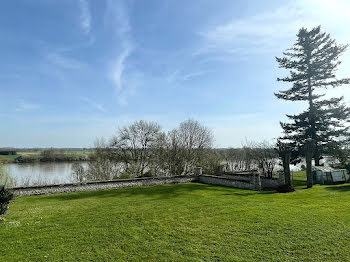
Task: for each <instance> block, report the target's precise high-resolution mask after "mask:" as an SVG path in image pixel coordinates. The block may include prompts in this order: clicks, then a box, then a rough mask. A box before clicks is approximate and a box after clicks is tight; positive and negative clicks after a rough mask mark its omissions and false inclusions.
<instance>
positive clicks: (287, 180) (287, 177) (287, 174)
mask: <svg viewBox="0 0 350 262" xmlns="http://www.w3.org/2000/svg"><path fill="white" fill-rule="evenodd" d="M289 164H290V152H286V153H285V155H284V157H283V172H284V180H285V183H286V185H287V186H290V187H291V186H292V180H291V177H290V166H289Z"/></svg>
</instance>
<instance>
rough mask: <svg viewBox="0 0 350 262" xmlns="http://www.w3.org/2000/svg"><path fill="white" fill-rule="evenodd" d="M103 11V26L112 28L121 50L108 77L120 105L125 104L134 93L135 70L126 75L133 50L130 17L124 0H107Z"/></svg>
mask: <svg viewBox="0 0 350 262" xmlns="http://www.w3.org/2000/svg"><path fill="white" fill-rule="evenodd" d="M106 8H107V9H106V13H105V17H104V20H105V27H106V28H107V29H108V30H112V34H113V35H114V36H115V37H117V39H118V43H119V44H120V49H121V51H120V52H119V54H118V55H117V56H116V58H115V59H114V61H113V62H112V63H111V65H112V66H111V69H110V78H111V79H112V81H113V83H114V85H115V91H116V93H117V95H118V102H119V104H120V105H126V104H127V99H128V97H129V96H132V95H133V94H135V92H136V91H135V90H136V87H137V86H138V85H136V84H135V83H134V82H135V80H133V79H132V77H133V76H134V75H135V72H129V74H128V76H129V77H126V76H125V74H126V70H127V69H128V67H127V60H128V58H129V57H130V55H131V54H132V52H133V50H134V44H133V41H132V37H131V30H132V28H131V25H130V18H129V15H128V12H127V10H126V7H125V5H124V2H122V1H119V2H115V1H111V0H108V1H107V7H106Z"/></svg>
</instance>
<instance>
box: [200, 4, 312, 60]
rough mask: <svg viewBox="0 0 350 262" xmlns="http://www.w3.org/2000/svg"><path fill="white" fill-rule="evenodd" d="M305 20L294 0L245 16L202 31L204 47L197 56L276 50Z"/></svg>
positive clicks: (244, 53) (245, 53) (281, 46)
mask: <svg viewBox="0 0 350 262" xmlns="http://www.w3.org/2000/svg"><path fill="white" fill-rule="evenodd" d="M305 22H306V21H305V19H304V16H303V11H302V10H300V8H299V7H298V6H297V5H295V4H294V3H290V4H288V5H286V6H282V7H280V8H277V9H274V10H271V11H268V12H264V13H260V14H257V15H255V16H251V17H247V18H244V19H238V20H237V19H234V20H231V21H228V22H227V23H225V24H221V25H217V26H215V27H212V28H208V29H206V30H203V31H201V32H199V35H200V36H201V37H202V38H203V46H202V47H201V48H200V49H199V50H197V51H196V52H195V55H201V54H208V53H219V54H220V53H225V54H233V55H237V54H243V55H247V54H251V53H257V52H258V53H266V52H273V51H276V50H279V49H281V48H282V49H283V48H284V46H283V45H284V43H285V42H286V40H288V39H290V38H291V36H294V35H295V34H296V32H297V30H298V28H300V27H301V26H303V25H304V24H305Z"/></svg>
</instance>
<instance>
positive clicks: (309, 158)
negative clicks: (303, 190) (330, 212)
mask: <svg viewBox="0 0 350 262" xmlns="http://www.w3.org/2000/svg"><path fill="white" fill-rule="evenodd" d="M313 151H314V141H313V140H311V139H310V140H309V141H307V143H306V154H305V156H306V178H307V188H311V187H312V185H313V179H312V155H313Z"/></svg>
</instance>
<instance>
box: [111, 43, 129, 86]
mask: <svg viewBox="0 0 350 262" xmlns="http://www.w3.org/2000/svg"><path fill="white" fill-rule="evenodd" d="M130 52H131V51H130V50H129V49H125V50H123V52H122V53H121V54H120V55H119V56H118V58H117V59H116V61H115V63H114V65H113V66H112V79H113V81H114V84H115V86H116V88H117V90H118V91H120V90H122V89H123V73H124V70H125V62H126V59H127V58H128V56H129V55H130Z"/></svg>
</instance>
